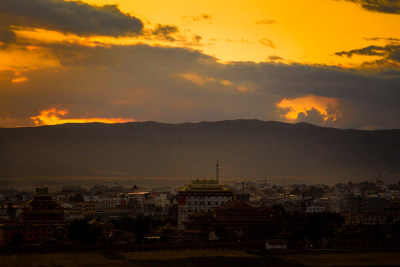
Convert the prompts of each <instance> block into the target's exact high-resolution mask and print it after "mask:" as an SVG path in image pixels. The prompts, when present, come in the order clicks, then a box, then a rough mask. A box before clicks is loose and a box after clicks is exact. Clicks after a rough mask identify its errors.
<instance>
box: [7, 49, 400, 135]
mask: <svg viewBox="0 0 400 267" xmlns="http://www.w3.org/2000/svg"><path fill="white" fill-rule="evenodd" d="M40 50H45V51H46V52H47V54H48V57H54V58H56V59H57V60H58V61H59V64H60V66H62V68H59V69H55V70H54V69H33V70H26V71H20V72H19V73H17V72H16V71H15V70H7V71H3V72H0V81H1V79H3V82H2V84H3V86H2V87H1V90H0V126H2V127H12V126H17V125H35V122H34V121H33V120H32V119H31V117H35V116H38V114H39V112H40V111H43V110H49V109H51V108H53V107H57V108H58V109H59V110H68V111H69V113H68V114H65V117H63V119H65V120H68V119H79V118H82V119H87V118H134V119H135V120H139V121H146V120H155V121H162V122H185V121H191V122H194V121H203V120H211V121H216V120H224V119H238V118H256V119H261V120H285V121H291V122H295V121H308V122H315V123H319V124H320V125H328V124H327V123H328V122H329V125H330V126H335V127H340V128H367V127H369V126H371V125H374V127H377V128H400V106H399V105H398V101H397V100H398V99H399V98H400V91H399V90H398V88H400V73H399V72H398V71H396V70H388V71H385V72H383V71H382V72H371V73H369V74H362V73H360V72H358V71H355V70H346V69H342V68H339V67H329V66H323V65H303V64H282V63H275V62H271V61H269V62H261V63H254V62H230V63H220V62H219V61H218V60H217V59H216V58H214V57H211V56H208V55H205V54H203V53H202V52H200V51H196V50H190V49H185V48H172V47H160V46H149V45H143V44H138V45H113V46H107V47H105V46H96V47H89V46H84V45H79V44H71V43H59V44H46V45H43V46H42V47H41V49H40ZM30 53H31V54H34V53H36V51H31V52H30ZM1 76H3V78H1ZM18 77H26V80H25V81H24V82H19V83H12V82H10V81H11V80H12V79H15V78H18ZM283 99H289V100H296V99H297V102H290V103H295V104H296V106H295V107H296V109H295V110H296V111H297V116H294V117H286V116H285V115H287V114H289V113H290V112H292V110H293V109H294V106H293V105H288V107H287V108H286V109H282V108H279V107H278V106H277V104H278V103H280V102H281V101H282V100H283ZM299 99H300V100H304V101H298V100H299ZM330 99H335V102H332V100H330ZM306 100H307V101H306ZM321 103H322V104H324V103H325V104H326V105H325V106H324V105H322V104H321ZM332 103H334V104H332ZM329 104H330V105H329ZM332 114H335V117H332V116H331V115H332ZM338 114H340V116H338ZM318 116H319V117H318ZM321 116H322V119H323V121H322V120H321V118H320V117H321ZM318 118H319V119H318ZM333 118H334V119H333Z"/></svg>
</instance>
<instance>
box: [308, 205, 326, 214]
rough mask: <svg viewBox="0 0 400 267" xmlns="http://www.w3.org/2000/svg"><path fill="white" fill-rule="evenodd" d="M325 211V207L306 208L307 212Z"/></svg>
mask: <svg viewBox="0 0 400 267" xmlns="http://www.w3.org/2000/svg"><path fill="white" fill-rule="evenodd" d="M318 212H325V207H316V206H309V207H307V208H306V213H318Z"/></svg>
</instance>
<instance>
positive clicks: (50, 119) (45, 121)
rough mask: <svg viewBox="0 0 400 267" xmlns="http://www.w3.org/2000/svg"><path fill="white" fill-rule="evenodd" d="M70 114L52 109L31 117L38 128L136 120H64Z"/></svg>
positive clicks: (131, 120)
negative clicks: (66, 124)
mask: <svg viewBox="0 0 400 267" xmlns="http://www.w3.org/2000/svg"><path fill="white" fill-rule="evenodd" d="M68 113H69V112H68V111H67V110H58V109H56V108H51V109H47V110H42V111H40V115H38V116H34V117H31V119H32V120H33V121H34V122H35V124H36V126H42V125H57V124H64V123H88V122H101V123H124V122H133V121H135V120H134V119H123V118H71V119H63V118H62V117H64V116H65V115H67V114H68Z"/></svg>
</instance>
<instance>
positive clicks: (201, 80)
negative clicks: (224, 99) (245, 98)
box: [179, 73, 253, 93]
mask: <svg viewBox="0 0 400 267" xmlns="http://www.w3.org/2000/svg"><path fill="white" fill-rule="evenodd" d="M179 76H180V77H182V78H184V79H186V80H188V81H191V82H193V83H195V84H197V85H199V86H203V85H204V84H206V83H208V82H214V83H219V84H221V85H223V86H230V87H232V88H234V89H236V90H238V91H239V92H241V93H246V92H248V91H252V90H253V89H252V88H251V87H249V86H244V85H238V84H234V83H232V82H231V81H229V80H222V79H215V78H213V77H207V76H200V75H198V74H195V73H181V74H179Z"/></svg>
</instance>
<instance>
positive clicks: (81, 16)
mask: <svg viewBox="0 0 400 267" xmlns="http://www.w3.org/2000/svg"><path fill="white" fill-rule="evenodd" d="M0 25H6V26H21V27H29V28H43V29H47V30H55V31H60V32H63V33H74V34H77V35H80V36H90V35H104V36H114V37H118V36H130V35H137V34H140V33H141V32H142V29H143V23H142V22H141V21H140V20H139V19H137V18H136V17H133V16H131V15H129V14H126V13H123V12H121V10H119V8H118V7H117V6H116V5H104V6H96V5H90V4H86V3H83V2H80V1H64V0H29V1H26V0H1V1H0Z"/></svg>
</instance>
